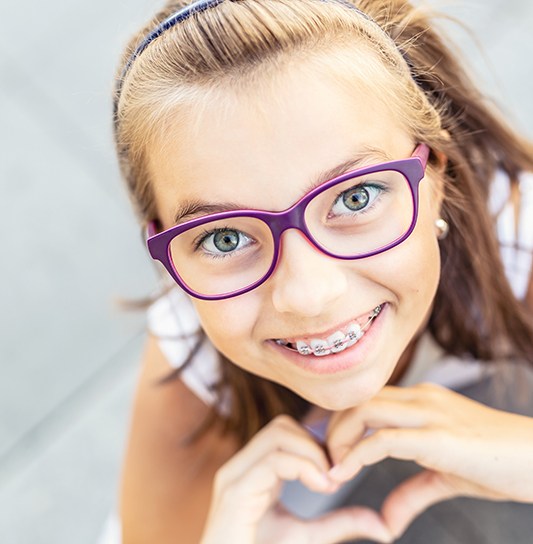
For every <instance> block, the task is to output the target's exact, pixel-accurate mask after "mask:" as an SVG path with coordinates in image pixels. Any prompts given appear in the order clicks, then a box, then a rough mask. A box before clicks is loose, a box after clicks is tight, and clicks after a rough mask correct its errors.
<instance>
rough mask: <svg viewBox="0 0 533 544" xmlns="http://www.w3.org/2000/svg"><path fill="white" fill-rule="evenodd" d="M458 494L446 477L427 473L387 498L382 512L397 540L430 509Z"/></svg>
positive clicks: (403, 484) (435, 473) (418, 475)
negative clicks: (415, 520)
mask: <svg viewBox="0 0 533 544" xmlns="http://www.w3.org/2000/svg"><path fill="white" fill-rule="evenodd" d="M458 495H459V493H458V492H457V490H455V489H454V487H453V485H450V483H449V480H448V477H447V475H443V474H441V473H439V472H434V471H432V470H424V471H423V472H420V473H419V474H417V475H416V476H413V477H412V478H409V479H408V480H406V481H405V482H403V483H402V484H400V485H399V486H398V487H397V488H396V489H394V490H393V491H392V492H391V493H390V494H389V495H388V497H387V498H386V499H385V501H384V503H383V506H382V509H381V513H382V516H383V519H384V521H385V523H386V524H387V526H388V527H389V529H390V531H391V533H392V534H393V535H394V536H395V537H396V538H398V537H399V536H400V535H402V534H403V533H404V531H405V530H406V529H407V527H408V526H409V525H410V524H411V522H412V521H413V520H414V519H415V518H416V517H418V516H419V515H420V514H421V513H422V512H424V511H425V510H427V509H428V508H429V507H430V506H432V505H433V504H436V503H438V502H441V501H444V500H448V499H452V498H453V497H456V496H458Z"/></svg>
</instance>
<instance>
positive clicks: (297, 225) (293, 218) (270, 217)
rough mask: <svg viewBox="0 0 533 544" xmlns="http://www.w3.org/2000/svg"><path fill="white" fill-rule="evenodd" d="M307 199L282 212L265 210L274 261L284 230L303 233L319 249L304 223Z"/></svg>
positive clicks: (278, 252) (277, 254) (279, 248)
mask: <svg viewBox="0 0 533 544" xmlns="http://www.w3.org/2000/svg"><path fill="white" fill-rule="evenodd" d="M307 204H308V202H307V200H303V201H300V202H297V203H296V204H294V206H292V207H291V208H289V209H288V210H285V211H282V212H267V214H266V215H267V217H265V219H267V224H268V226H269V228H270V230H271V232H272V236H273V238H274V251H275V256H276V261H277V260H278V259H279V254H280V251H281V236H282V235H283V233H284V232H285V231H288V230H291V229H295V230H298V231H300V232H301V233H302V234H304V235H305V237H306V238H307V240H308V241H309V242H310V243H311V244H312V245H313V246H314V247H316V248H317V249H320V248H319V247H318V246H317V245H316V243H315V242H314V240H313V237H312V235H311V233H310V232H309V229H308V228H307V225H306V223H305V210H306V207H307Z"/></svg>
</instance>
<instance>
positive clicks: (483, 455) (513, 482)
mask: <svg viewBox="0 0 533 544" xmlns="http://www.w3.org/2000/svg"><path fill="white" fill-rule="evenodd" d="M327 443H328V448H329V451H330V455H331V458H332V460H333V463H334V464H335V466H334V468H333V469H332V470H331V471H330V473H329V474H330V477H331V478H332V479H334V480H336V481H337V482H340V483H342V482H346V481H348V480H350V479H352V478H353V477H354V476H355V475H356V474H357V473H358V472H359V470H360V469H361V468H362V467H363V466H367V465H372V464H374V463H377V462H378V461H381V460H382V459H385V458H387V457H392V458H395V459H404V460H410V461H415V462H416V463H418V464H419V465H421V466H422V467H425V468H426V470H425V471H422V472H421V473H419V474H417V475H416V476H414V477H412V478H410V479H408V480H406V481H405V482H403V483H402V484H400V485H399V486H398V487H397V488H396V489H395V490H393V491H392V492H391V493H390V495H389V496H388V497H387V498H386V500H385V502H384V504H383V507H382V512H381V514H382V516H383V519H384V521H385V523H386V524H387V526H388V527H389V529H390V530H391V532H392V534H393V535H395V536H396V537H397V536H400V535H401V534H402V533H403V531H404V530H405V529H406V527H407V526H408V525H409V524H410V523H411V521H412V520H413V519H414V518H415V517H416V516H417V515H418V514H420V513H421V512H423V511H424V510H426V509H427V508H429V507H430V506H431V505H432V504H435V503H437V502H440V501H443V500H446V499H451V498H453V497H456V496H467V497H477V498H483V499H491V500H514V501H521V502H533V470H532V467H533V419H531V418H528V417H524V416H519V415H515V414H510V413H506V412H501V411H498V410H495V409H492V408H489V407H487V406H485V405H483V404H480V403H478V402H475V401H473V400H470V399H468V398H466V397H464V396H462V395H459V394H458V393H455V392H453V391H449V390H447V389H445V388H443V387H440V386H436V385H432V384H421V385H417V386H414V387H409V388H399V387H385V388H384V389H383V390H382V391H381V392H380V393H379V394H378V395H376V397H374V398H373V399H372V400H370V401H369V402H367V403H366V404H364V405H362V406H359V407H357V408H352V409H350V410H346V411H344V412H339V413H337V414H335V415H334V416H333V417H332V419H331V421H330V424H329V429H328V438H327Z"/></svg>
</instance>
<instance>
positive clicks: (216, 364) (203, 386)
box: [147, 286, 221, 406]
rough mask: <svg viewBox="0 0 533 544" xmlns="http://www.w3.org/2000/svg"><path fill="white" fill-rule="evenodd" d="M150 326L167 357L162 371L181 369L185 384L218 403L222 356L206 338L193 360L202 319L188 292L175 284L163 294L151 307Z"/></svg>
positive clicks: (206, 400)
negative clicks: (217, 386) (216, 393)
mask: <svg viewBox="0 0 533 544" xmlns="http://www.w3.org/2000/svg"><path fill="white" fill-rule="evenodd" d="M147 326H148V331H149V333H150V334H151V335H152V337H153V340H154V342H155V343H156V344H157V346H158V348H159V350H160V352H161V354H162V356H163V357H162V361H163V362H164V363H165V364H163V365H162V367H161V371H162V372H166V373H167V374H168V373H169V372H170V371H171V370H172V369H181V371H180V379H181V381H182V383H183V384H185V385H186V386H187V387H188V388H189V389H190V391H191V392H193V393H194V395H195V396H196V397H198V398H199V399H201V400H202V401H203V402H204V403H205V404H207V405H209V406H213V405H215V404H216V402H217V397H216V395H215V393H214V387H213V386H214V385H215V384H216V383H218V381H219V380H220V375H221V368H220V359H219V355H218V353H217V351H216V350H215V348H214V347H213V345H212V344H211V342H209V341H208V340H207V339H204V340H203V341H202V344H201V346H199V349H198V350H197V351H196V353H195V355H194V356H193V357H192V359H190V360H189V358H190V356H191V353H192V351H193V350H195V348H196V347H197V343H198V342H199V341H200V336H199V333H200V321H199V319H198V315H197V314H196V311H195V309H194V307H193V305H192V303H191V301H190V300H189V298H188V297H187V296H186V295H185V293H183V292H182V291H181V290H180V289H179V288H178V287H177V286H175V287H172V288H171V289H170V290H169V291H168V292H167V293H165V294H164V295H162V296H161V297H159V298H158V299H157V300H156V301H155V302H154V303H153V304H152V305H151V306H150V307H149V308H148V311H147ZM186 361H187V364H186V365H185V364H184V363H185V362H186Z"/></svg>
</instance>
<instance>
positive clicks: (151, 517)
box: [120, 336, 237, 544]
mask: <svg viewBox="0 0 533 544" xmlns="http://www.w3.org/2000/svg"><path fill="white" fill-rule="evenodd" d="M168 371H169V366H168V363H167V361H166V360H165V357H164V355H163V354H162V353H161V351H160V350H159V347H158V345H157V340H156V339H155V338H154V337H152V336H149V337H148V341H147V344H146V348H145V351H144V354H143V360H142V367H141V372H140V377H139V381H138V384H137V390H136V393H135V397H134V403H133V413H132V419H131V425H130V433H129V440H128V445H127V449H126V454H125V460H124V465H123V472H122V483H121V490H120V503H121V504H120V516H121V523H122V531H123V540H122V542H123V544H152V543H154V542H157V543H158V544H167V543H168V544H170V543H177V542H180V543H183V544H187V543H197V542H198V541H199V539H200V534H201V532H202V529H203V526H204V523H205V518H206V515H207V510H208V507H209V503H210V500H211V487H212V481H213V477H214V474H215V472H216V471H217V470H218V468H219V467H220V466H221V465H222V464H223V463H224V462H225V461H226V460H227V459H229V458H230V457H231V456H232V455H233V453H234V452H235V451H236V450H237V446H236V444H235V443H234V442H233V440H231V439H230V438H222V437H221V436H220V434H219V432H218V430H217V429H212V430H210V431H208V433H207V434H206V435H204V436H203V437H202V438H201V439H199V440H198V441H197V442H195V443H194V444H193V445H190V446H182V445H181V443H180V442H181V440H182V439H183V438H184V437H187V436H188V435H189V434H190V433H191V431H193V430H194V429H196V428H197V426H198V424H199V423H200V422H201V421H202V420H203V418H204V417H205V416H206V414H207V413H208V410H209V407H207V406H206V405H205V404H204V403H203V402H202V401H200V400H199V399H198V398H197V397H196V396H195V395H194V394H193V393H192V392H191V391H190V390H189V389H188V388H187V387H186V386H185V385H184V384H183V382H181V380H175V381H173V382H171V383H168V384H165V385H160V386H159V385H157V384H156V382H157V380H158V379H160V378H161V377H162V376H164V375H165V374H166V373H168Z"/></svg>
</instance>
